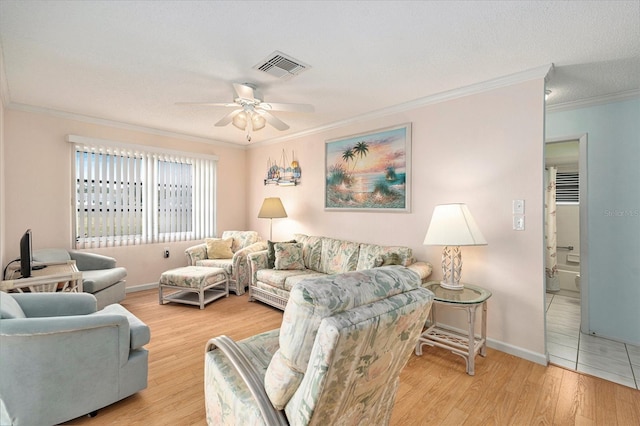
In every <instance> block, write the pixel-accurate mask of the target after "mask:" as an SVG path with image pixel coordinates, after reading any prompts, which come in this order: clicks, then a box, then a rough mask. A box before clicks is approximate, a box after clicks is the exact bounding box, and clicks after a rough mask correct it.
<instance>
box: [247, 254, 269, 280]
mask: <svg viewBox="0 0 640 426" xmlns="http://www.w3.org/2000/svg"><path fill="white" fill-rule="evenodd" d="M248 259H249V265H250V266H251V285H256V283H257V281H258V280H257V278H256V274H257V273H258V271H259V270H260V269H268V268H269V263H268V260H267V250H261V251H256V252H254V253H251V254H249V256H248Z"/></svg>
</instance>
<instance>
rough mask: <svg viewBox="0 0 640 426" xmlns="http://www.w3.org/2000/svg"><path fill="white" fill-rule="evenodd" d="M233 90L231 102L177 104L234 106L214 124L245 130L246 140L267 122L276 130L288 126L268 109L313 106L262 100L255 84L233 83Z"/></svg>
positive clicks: (309, 109)
mask: <svg viewBox="0 0 640 426" xmlns="http://www.w3.org/2000/svg"><path fill="white" fill-rule="evenodd" d="M233 90H234V91H235V93H236V96H235V98H234V99H233V102H232V103H229V102H227V103H225V102H178V104H179V105H206V106H220V107H228V108H236V109H234V110H233V111H231V112H230V113H228V114H227V115H225V116H224V117H222V118H221V119H220V120H219V121H218V122H217V123H216V124H215V125H216V126H218V127H222V126H226V125H227V124H229V123H231V124H233V125H234V126H235V127H237V128H238V129H240V130H246V131H247V141H249V142H251V132H252V131H258V130H260V129H262V128H263V127H264V126H265V125H266V124H267V123H269V124H270V125H272V126H273V127H275V128H276V129H278V130H281V131H282V130H287V129H288V128H289V126H288V125H287V123H285V122H284V121H282V120H280V119H279V118H277V117H276V116H275V115H273V114H271V112H270V111H288V112H313V111H314V109H313V106H312V105H307V104H286V103H275V102H264V98H263V96H262V93H260V92H259V91H258V89H257V87H256V85H255V84H251V83H242V84H240V83H233Z"/></svg>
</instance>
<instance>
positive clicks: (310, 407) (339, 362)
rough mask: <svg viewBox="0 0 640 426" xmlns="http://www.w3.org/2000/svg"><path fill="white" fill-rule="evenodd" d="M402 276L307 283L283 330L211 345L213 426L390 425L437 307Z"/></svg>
mask: <svg viewBox="0 0 640 426" xmlns="http://www.w3.org/2000/svg"><path fill="white" fill-rule="evenodd" d="M420 284H421V280H420V276H419V275H418V274H417V273H415V272H414V271H412V270H410V269H409V268H406V267H403V266H384V267H380V268H375V269H367V270H363V271H356V272H348V273H344V274H337V275H322V276H315V277H311V278H309V277H307V279H305V280H303V281H301V282H299V283H297V284H296V285H295V286H294V287H293V289H292V290H291V300H290V302H289V303H288V304H287V307H286V309H285V311H284V315H283V319H282V326H281V327H280V329H276V330H272V331H268V332H265V333H261V334H258V335H256V336H252V337H249V338H248V339H244V340H241V341H239V342H237V343H236V342H234V341H233V340H231V339H230V338H228V337H226V336H219V337H215V338H213V339H211V340H209V342H208V343H207V347H206V349H205V356H204V383H205V385H204V392H205V407H206V415H207V423H208V424H209V425H222V424H226V425H269V426H273V425H286V424H291V425H347V424H349V425H386V424H389V420H390V417H391V413H392V409H393V406H394V402H395V398H396V393H397V390H398V384H399V375H400V372H401V371H402V369H403V368H404V366H405V365H406V363H407V361H408V360H409V357H410V356H411V353H412V352H413V350H414V348H415V345H416V343H417V340H418V336H419V335H420V333H421V332H422V328H423V326H424V323H425V321H426V319H427V315H428V314H429V311H430V309H431V304H432V302H433V293H431V292H430V291H429V290H427V289H425V288H422V287H421V286H420Z"/></svg>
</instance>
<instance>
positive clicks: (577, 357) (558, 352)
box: [547, 293, 640, 389]
mask: <svg viewBox="0 0 640 426" xmlns="http://www.w3.org/2000/svg"><path fill="white" fill-rule="evenodd" d="M547 350H548V351H549V360H550V362H551V363H552V364H556V365H559V366H562V367H564V368H568V369H571V370H577V371H581V372H584V373H586V374H590V375H592V376H597V377H601V378H603V379H606V380H609V381H611V382H615V383H620V384H622V385H625V386H629V387H631V388H634V389H640V347H638V346H634V345H629V344H625V343H620V342H616V341H613V340H608V339H604V338H601V337H595V336H591V335H588V334H584V333H582V332H580V299H578V298H576V297H574V296H566V295H560V294H550V293H547Z"/></svg>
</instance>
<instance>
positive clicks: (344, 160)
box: [325, 124, 411, 212]
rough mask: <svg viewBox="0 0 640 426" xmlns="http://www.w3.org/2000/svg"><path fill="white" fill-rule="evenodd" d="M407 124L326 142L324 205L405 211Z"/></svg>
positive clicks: (327, 207) (347, 208) (408, 160)
mask: <svg viewBox="0 0 640 426" xmlns="http://www.w3.org/2000/svg"><path fill="white" fill-rule="evenodd" d="M410 160H411V124H403V125H401V126H396V127H390V128H386V129H380V130H376V131H374V132H372V133H363V134H359V135H353V136H348V137H346V138H341V139H334V140H330V141H327V142H326V146H325V208H326V209H328V210H331V209H335V210H385V211H402V212H407V211H409V208H410V206H409V197H408V194H410V188H409V183H410V182H409V179H410V176H411V173H410V171H411V169H410Z"/></svg>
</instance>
